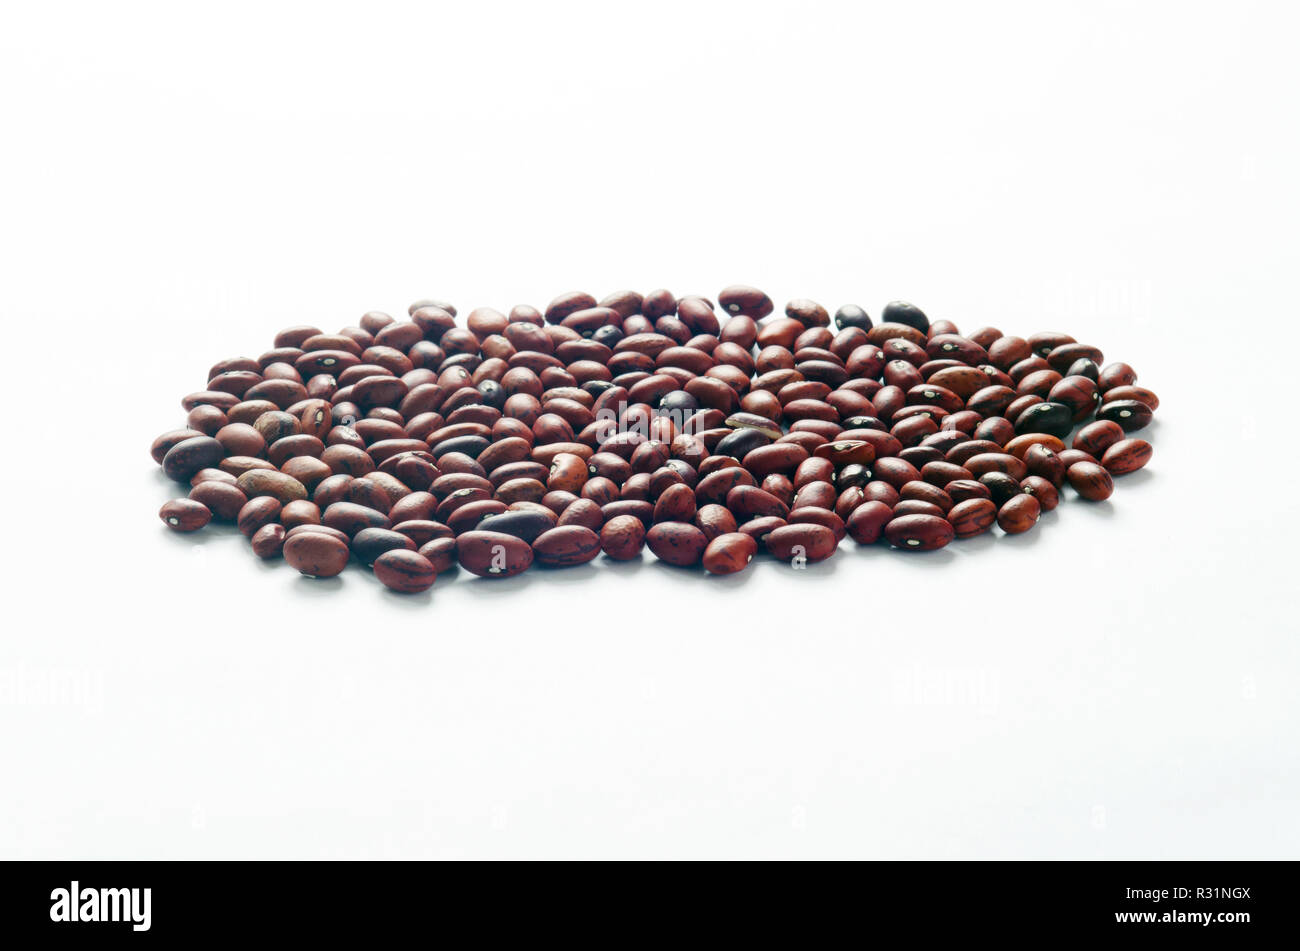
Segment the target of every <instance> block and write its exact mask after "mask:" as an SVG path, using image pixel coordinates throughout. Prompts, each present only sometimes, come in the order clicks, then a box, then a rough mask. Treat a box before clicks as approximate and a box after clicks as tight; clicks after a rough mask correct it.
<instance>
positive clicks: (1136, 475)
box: [1115, 469, 1156, 489]
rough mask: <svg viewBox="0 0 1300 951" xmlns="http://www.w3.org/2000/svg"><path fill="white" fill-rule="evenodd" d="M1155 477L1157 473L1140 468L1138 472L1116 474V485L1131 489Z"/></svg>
mask: <svg viewBox="0 0 1300 951" xmlns="http://www.w3.org/2000/svg"><path fill="white" fill-rule="evenodd" d="M1155 477H1156V474H1155V473H1154V472H1152V471H1151V470H1150V469H1139V470H1138V471H1137V472H1130V473H1127V474H1126V475H1122V476H1116V477H1115V485H1116V487H1119V486H1123V487H1124V488H1126V489H1129V488H1134V487H1135V486H1139V485H1146V484H1147V483H1148V482H1150V481H1151V480H1152V479H1154V478H1155Z"/></svg>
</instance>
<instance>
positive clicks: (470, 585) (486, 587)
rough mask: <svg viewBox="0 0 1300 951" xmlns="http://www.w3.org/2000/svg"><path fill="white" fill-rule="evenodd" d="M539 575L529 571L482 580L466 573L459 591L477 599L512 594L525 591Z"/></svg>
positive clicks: (459, 585)
mask: <svg viewBox="0 0 1300 951" xmlns="http://www.w3.org/2000/svg"><path fill="white" fill-rule="evenodd" d="M538 574H539V572H535V571H533V570H531V569H529V570H528V571H525V572H524V573H523V574H519V575H515V576H514V577H513V578H480V577H479V576H478V575H471V574H469V573H468V572H466V574H465V580H464V581H463V582H461V583H460V584H458V585H457V589H458V590H461V591H467V592H469V593H470V594H471V595H473V596H474V597H476V598H487V597H493V596H495V595H502V594H511V593H513V592H516V591H522V590H524V588H526V587H528V586H529V585H530V584H532V583H533V580H534V579H535V578H536V576H537V575H538ZM434 586H435V587H436V586H437V582H435V583H434Z"/></svg>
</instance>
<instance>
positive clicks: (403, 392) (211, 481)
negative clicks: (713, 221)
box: [150, 285, 1159, 590]
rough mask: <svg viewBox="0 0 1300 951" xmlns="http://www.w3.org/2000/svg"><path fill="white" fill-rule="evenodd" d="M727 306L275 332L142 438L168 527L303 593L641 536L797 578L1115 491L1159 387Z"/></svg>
mask: <svg viewBox="0 0 1300 951" xmlns="http://www.w3.org/2000/svg"><path fill="white" fill-rule="evenodd" d="M717 301H718V304H717V305H714V304H713V303H712V302H710V301H708V300H705V299H704V298H702V297H696V296H687V297H680V298H679V297H677V296H676V295H674V294H672V293H670V292H669V291H667V290H663V289H658V290H652V291H649V292H648V293H646V294H644V295H642V294H640V293H638V292H634V291H621V292H616V293H615V294H612V295H609V296H608V297H607V298H606V299H605V301H602V302H599V303H598V302H597V301H596V298H595V297H594V296H592V295H590V294H587V293H586V292H584V291H572V292H568V293H566V294H562V295H560V296H559V297H557V298H555V299H554V300H552V301H551V303H550V304H549V305H548V306H547V307H546V308H544V310H538V309H536V308H534V307H531V306H529V305H517V306H515V307H514V308H512V309H511V310H510V311H509V314H508V315H506V314H504V313H502V312H500V311H497V310H494V309H493V308H491V307H478V308H470V309H469V317H468V318H467V321H463V322H461V323H459V324H458V322H457V320H456V316H455V313H454V308H451V307H450V305H444V304H439V303H438V302H435V301H423V302H417V304H415V305H412V307H411V308H410V309H409V313H410V314H411V320H410V321H407V320H404V319H403V320H394V319H393V318H392V317H390V316H388V315H387V314H384V313H381V312H377V311H374V312H369V313H367V314H365V315H364V316H362V317H361V318H360V319H359V321H358V322H357V323H355V324H353V325H350V326H348V327H345V328H344V329H343V330H341V331H339V332H337V333H331V332H328V331H327V330H323V329H321V328H317V327H307V326H303V327H292V328H288V329H286V330H285V331H283V332H282V333H281V334H279V335H278V336H277V337H276V340H275V345H274V346H273V348H272V349H271V350H269V351H267V352H265V353H263V354H262V355H261V356H260V357H258V358H256V359H252V358H247V357H237V358H231V359H226V360H221V361H219V362H217V363H216V364H214V365H213V366H212V367H211V369H210V371H209V373H208V374H207V376H206V377H205V378H202V379H201V380H200V383H201V388H200V389H197V390H196V391H194V392H192V393H190V394H189V395H188V396H186V397H185V398H184V399H183V400H182V406H183V408H184V410H185V412H186V413H187V416H186V417H185V421H186V424H187V425H186V426H185V427H184V428H182V429H177V430H172V431H169V432H166V433H163V434H162V435H161V436H159V437H157V438H156V439H155V440H154V442H153V444H152V445H151V447H150V454H151V457H152V458H153V459H154V461H155V462H156V463H158V464H159V465H161V466H162V468H163V472H164V474H165V475H167V476H168V477H170V478H171V479H173V480H175V481H178V482H181V483H182V484H186V492H188V493H189V497H188V498H184V499H179V500H175V501H174V502H172V503H168V505H169V506H171V511H173V513H174V514H175V521H176V524H175V525H170V524H169V527H172V528H175V529H177V530H183V529H189V530H192V528H191V526H193V527H199V525H198V523H199V521H200V517H199V514H198V512H199V509H198V508H195V507H194V506H199V507H201V508H202V509H204V510H206V511H207V513H208V515H209V517H210V518H211V519H214V520H217V521H223V522H230V521H233V522H235V524H236V525H237V526H238V527H239V529H240V531H241V532H242V533H243V534H245V536H246V537H249V538H250V540H251V543H252V547H253V550H254V552H255V553H256V554H258V555H260V556H262V557H268V558H273V557H275V556H276V555H278V554H282V553H284V551H285V548H286V547H292V549H293V551H295V552H297V553H298V554H296V555H295V556H294V557H295V559H296V560H297V561H298V562H300V563H302V564H306V563H307V562H306V558H307V554H309V553H310V551H309V550H310V549H313V546H314V548H316V549H320V550H319V551H318V552H316V554H317V555H319V556H320V557H319V558H318V561H320V562H321V565H318V566H317V565H313V568H314V567H319V568H320V571H315V570H310V571H306V572H305V573H307V574H318V575H319V574H321V572H324V573H329V571H330V570H331V569H332V568H333V567H334V566H333V562H332V561H331V559H333V558H335V557H336V555H337V549H336V548H334V546H333V544H331V543H339V544H342V545H343V546H344V547H345V548H347V549H349V551H350V553H351V555H352V556H354V557H357V558H358V559H359V560H360V561H362V562H363V563H367V564H372V565H375V564H378V563H379V562H380V560H381V559H386V561H385V563H388V562H394V563H395V564H393V566H392V572H391V574H390V578H389V581H384V579H380V581H381V583H385V584H388V585H389V586H390V587H392V588H394V590H402V589H403V587H405V586H413V587H412V589H413V590H419V589H420V587H419V586H420V585H423V584H424V581H425V580H429V579H431V578H433V577H436V575H437V574H438V573H439V572H443V571H448V570H451V569H452V568H454V567H455V566H457V565H458V564H460V563H462V562H463V563H464V566H465V567H466V569H467V574H475V573H478V574H483V575H484V576H486V577H502V576H507V577H508V576H510V575H513V574H517V573H518V572H520V571H523V570H525V569H526V568H527V567H528V566H529V565H530V564H531V563H532V562H533V561H536V562H537V563H538V564H539V565H545V566H555V567H562V566H565V565H570V564H581V563H583V562H586V561H590V560H592V559H594V558H595V557H596V555H597V554H598V553H599V552H600V551H605V552H606V554H607V556H608V557H609V558H610V559H611V560H618V559H620V558H622V559H628V558H633V559H634V558H636V557H637V556H638V555H639V554H640V552H641V550H642V548H644V547H646V545H647V544H649V545H650V547H651V551H652V553H654V554H656V556H657V557H658V558H659V559H660V560H663V561H665V562H666V563H668V564H671V565H678V566H682V567H687V566H703V567H704V569H705V571H706V572H709V573H732V572H734V571H737V570H742V569H743V567H744V566H745V565H747V564H748V563H749V560H750V559H751V558H752V557H753V554H754V553H756V552H758V551H765V550H766V551H768V552H771V553H774V554H776V555H778V557H781V558H783V559H785V560H789V561H790V563H791V564H792V565H794V566H795V567H796V568H798V567H802V566H803V565H805V564H807V563H809V562H813V561H817V560H820V559H821V558H824V557H829V556H830V554H831V553H833V551H834V550H835V547H836V545H837V543H838V542H839V541H840V540H842V539H843V538H844V537H845V536H846V535H847V536H849V537H852V538H853V539H854V540H855V541H856V542H858V543H860V544H873V543H875V542H876V541H878V540H879V539H880V538H882V537H883V538H885V539H886V540H888V541H890V543H891V544H892V545H893V546H894V547H901V548H904V549H906V550H931V549H933V548H939V547H943V545H945V544H947V543H948V541H949V540H950V539H951V538H954V537H963V538H965V537H971V536H972V535H976V534H980V533H983V532H987V531H988V530H989V528H990V527H991V525H993V524H1001V525H1002V528H1003V529H1004V531H1005V532H1006V533H1008V534H1018V533H1020V532H1023V531H1025V530H1027V529H1028V528H1029V527H1032V525H1033V524H1035V523H1036V519H1037V516H1038V515H1039V514H1041V512H1043V511H1051V510H1052V509H1054V508H1055V507H1056V506H1057V505H1058V504H1059V502H1060V500H1061V492H1062V490H1063V486H1064V485H1065V484H1066V483H1069V484H1070V485H1071V487H1072V488H1073V489H1074V490H1075V491H1076V492H1077V494H1079V495H1080V496H1082V497H1083V498H1085V499H1094V500H1100V499H1104V498H1106V497H1108V496H1109V494H1110V493H1111V491H1112V490H1113V484H1114V483H1113V476H1118V475H1121V474H1124V473H1128V472H1133V471H1136V470H1137V469H1140V468H1142V467H1143V466H1145V465H1146V464H1147V462H1148V460H1149V459H1150V457H1151V446H1150V444H1149V443H1148V442H1146V441H1145V440H1143V439H1138V438H1135V437H1134V436H1132V435H1130V434H1132V433H1134V432H1136V431H1137V430H1140V429H1142V428H1144V427H1145V426H1147V425H1149V423H1150V422H1151V420H1152V419H1153V413H1154V411H1155V410H1156V409H1157V407H1158V406H1159V399H1158V397H1157V396H1156V394H1155V393H1154V392H1153V391H1151V390H1149V389H1146V388H1145V387H1143V386H1139V385H1138V384H1137V373H1136V371H1135V370H1134V369H1133V368H1132V367H1130V366H1129V365H1127V364H1123V363H1114V362H1112V363H1109V364H1105V363H1103V362H1102V361H1103V355H1102V352H1101V351H1100V350H1099V349H1098V348H1096V347H1093V346H1091V345H1090V344H1088V343H1087V342H1080V341H1078V340H1076V339H1075V338H1074V337H1071V336H1070V335H1068V334H1065V333H1062V332H1059V331H1049V332H1041V333H1035V334H1032V335H1030V336H1028V337H1025V338H1021V337H1016V336H1013V335H1009V334H1004V333H1003V332H1002V331H1001V330H1000V329H997V328H994V327H981V328H979V329H978V330H973V331H970V332H968V333H966V334H962V332H961V331H960V329H959V328H958V326H957V325H956V324H954V323H953V322H951V321H948V320H931V319H930V318H929V317H928V316H927V315H926V314H925V313H924V311H922V310H921V309H920V308H918V307H916V306H914V305H911V304H908V303H906V302H901V301H894V302H892V303H890V304H888V305H886V306H885V307H884V308H883V310H882V311H881V319H880V320H879V321H878V322H873V321H872V319H871V317H870V316H868V314H867V312H866V311H865V310H863V309H862V308H860V307H857V306H856V305H845V306H844V307H842V308H840V310H839V311H837V312H836V316H835V319H834V321H832V318H831V316H830V314H829V312H828V311H827V309H826V308H824V307H822V306H821V305H820V304H819V303H817V302H815V301H813V300H810V299H807V298H797V299H794V300H791V301H790V302H789V303H788V304H786V305H785V308H784V313H781V312H778V311H776V309H775V307H774V305H773V303H772V300H771V298H769V297H768V296H767V295H766V294H765V293H764V292H762V291H761V290H758V289H757V288H753V287H747V286H740V285H735V286H732V287H729V288H725V289H724V290H723V291H722V292H721V293H720V294H719V295H718V296H717ZM1076 429H1077V434H1076V435H1074V437H1073V441H1071V434H1072V433H1074V432H1075V430H1076ZM1067 444H1068V445H1067ZM1135 481H1138V482H1140V481H1141V480H1135ZM181 516H184V517H183V518H182V517H181ZM660 526H662V527H660ZM493 533H499V535H501V536H505V537H510V538H513V539H514V541H512V542H500V541H499V539H498V540H497V541H498V543H497V544H496V545H495V547H494V546H493V545H489V542H490V541H492V540H493V539H494V538H495V535H494V534H493ZM826 533H829V535H827V534H826ZM307 535H314V536H323V537H325V538H327V539H328V540H329V542H318V541H316V540H315V539H314V538H313V539H309V540H307V541H296V539H301V538H303V537H304V536H307ZM719 539H724V540H725V541H724V542H723V543H720V544H718V545H716V546H715V545H714V542H716V541H718V540H719ZM426 552H427V554H425V553H426ZM390 553H391V557H390ZM408 556H409V557H408ZM490 556H491V557H490ZM426 564H427V566H428V568H427V569H426V568H425V565H426ZM474 569H477V571H475V570H474ZM300 570H301V569H300ZM340 570H341V569H340ZM378 573H379V572H378V569H377V570H376V574H377V575H378ZM411 578H415V579H416V580H410V579H411ZM390 582H391V583H390ZM430 583H431V580H430Z"/></svg>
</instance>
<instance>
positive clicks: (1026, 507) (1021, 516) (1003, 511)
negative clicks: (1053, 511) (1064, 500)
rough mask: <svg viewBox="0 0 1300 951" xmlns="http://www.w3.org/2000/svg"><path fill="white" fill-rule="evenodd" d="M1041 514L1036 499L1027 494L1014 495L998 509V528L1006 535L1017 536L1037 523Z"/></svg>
mask: <svg viewBox="0 0 1300 951" xmlns="http://www.w3.org/2000/svg"><path fill="white" fill-rule="evenodd" d="M1041 512H1042V509H1041V507H1040V506H1039V504H1038V499H1036V498H1034V497H1033V496H1032V495H1029V494H1027V493H1022V494H1020V495H1016V496H1014V497H1013V498H1010V499H1008V500H1007V501H1006V502H1004V503H1003V505H1002V507H1001V508H1000V509H998V527H999V528H1001V529H1002V530H1003V531H1004V532H1006V533H1007V534H1008V535H1019V534H1021V533H1023V532H1027V531H1029V530H1030V529H1031V528H1033V527H1034V525H1036V524H1037V523H1038V517H1039V515H1040V514H1041Z"/></svg>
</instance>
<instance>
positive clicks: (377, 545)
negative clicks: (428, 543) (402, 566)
mask: <svg viewBox="0 0 1300 951" xmlns="http://www.w3.org/2000/svg"><path fill="white" fill-rule="evenodd" d="M351 549H352V554H353V556H354V557H355V558H356V559H357V561H359V562H361V563H362V564H363V565H374V563H375V561H376V560H378V558H379V556H380V555H382V554H384V552H389V551H395V550H397V549H405V550H406V551H415V549H416V544H415V541H414V540H413V539H411V538H410V537H409V536H407V535H403V534H402V533H401V532H395V531H393V530H392V529H391V528H363V529H361V531H359V532H357V533H356V534H355V535H353V536H352V541H351Z"/></svg>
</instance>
